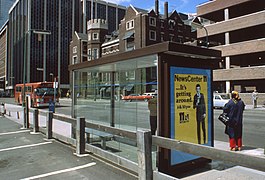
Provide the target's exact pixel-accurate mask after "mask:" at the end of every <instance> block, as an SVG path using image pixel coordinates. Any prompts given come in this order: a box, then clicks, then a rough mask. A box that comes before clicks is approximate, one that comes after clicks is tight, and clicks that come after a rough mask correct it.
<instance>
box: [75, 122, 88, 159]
mask: <svg viewBox="0 0 265 180" xmlns="http://www.w3.org/2000/svg"><path fill="white" fill-rule="evenodd" d="M85 126H86V121H85V118H83V117H82V118H80V117H79V118H77V121H76V154H77V155H81V154H84V153H85V144H86V141H85Z"/></svg>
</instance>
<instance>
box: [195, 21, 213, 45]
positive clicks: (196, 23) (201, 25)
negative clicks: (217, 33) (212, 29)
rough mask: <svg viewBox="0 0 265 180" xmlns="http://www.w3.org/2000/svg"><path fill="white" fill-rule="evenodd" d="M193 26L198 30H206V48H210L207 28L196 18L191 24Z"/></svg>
mask: <svg viewBox="0 0 265 180" xmlns="http://www.w3.org/2000/svg"><path fill="white" fill-rule="evenodd" d="M191 26H192V27H193V28H196V29H204V30H205V33H206V37H205V38H206V48H208V44H209V40H208V30H207V29H206V27H205V26H204V25H203V24H201V22H200V21H199V20H198V18H197V17H196V18H195V19H194V20H193V21H192V22H191Z"/></svg>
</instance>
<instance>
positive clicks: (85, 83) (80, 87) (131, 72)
mask: <svg viewBox="0 0 265 180" xmlns="http://www.w3.org/2000/svg"><path fill="white" fill-rule="evenodd" d="M156 66H157V56H156V55H152V56H146V57H141V58H136V59H132V60H126V61H122V62H117V63H113V64H108V65H102V66H98V67H91V68H87V69H83V70H79V71H78V73H77V74H76V76H77V77H75V82H74V84H75V90H74V92H75V93H76V95H75V97H76V104H75V107H74V108H75V110H76V114H75V115H76V117H85V118H86V120H87V121H89V122H92V123H96V124H102V125H106V126H113V127H117V128H121V129H125V130H130V131H137V129H150V123H149V116H150V111H149V109H148V99H145V98H143V97H144V96H142V95H143V94H144V93H147V92H154V91H156V89H157V88H156V87H157V80H156V79H152V78H154V77H155V78H156V77H157V75H153V74H152V73H154V72H157V71H156V69H157V68H156ZM120 139H121V138H120V137H115V138H114V140H115V141H108V142H107V147H108V148H110V149H112V150H113V149H116V150H118V151H117V152H118V154H119V155H120V156H122V157H125V158H129V159H130V160H132V161H135V162H136V161H137V154H136V151H137V150H136V149H135V148H136V147H132V146H131V145H129V144H134V142H131V141H129V140H127V139H125V140H124V139H123V141H122V142H123V143H120V141H119V140H120ZM135 144H136V143H135Z"/></svg>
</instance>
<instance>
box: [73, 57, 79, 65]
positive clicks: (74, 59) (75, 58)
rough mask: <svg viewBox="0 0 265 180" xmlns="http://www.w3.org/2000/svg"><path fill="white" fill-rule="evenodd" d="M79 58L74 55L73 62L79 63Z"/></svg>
mask: <svg viewBox="0 0 265 180" xmlns="http://www.w3.org/2000/svg"><path fill="white" fill-rule="evenodd" d="M77 60H78V58H77V56H73V61H72V64H77Z"/></svg>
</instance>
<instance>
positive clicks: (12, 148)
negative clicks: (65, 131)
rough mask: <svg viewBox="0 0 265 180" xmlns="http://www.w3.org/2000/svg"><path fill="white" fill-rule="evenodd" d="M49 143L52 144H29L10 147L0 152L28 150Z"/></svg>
mask: <svg viewBox="0 0 265 180" xmlns="http://www.w3.org/2000/svg"><path fill="white" fill-rule="evenodd" d="M51 143H52V142H43V143H37V144H29V145H24V146H17V147H10V148H5V149H0V152H4V151H11V150H16V149H23V148H29V147H35V146H41V145H45V144H51Z"/></svg>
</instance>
